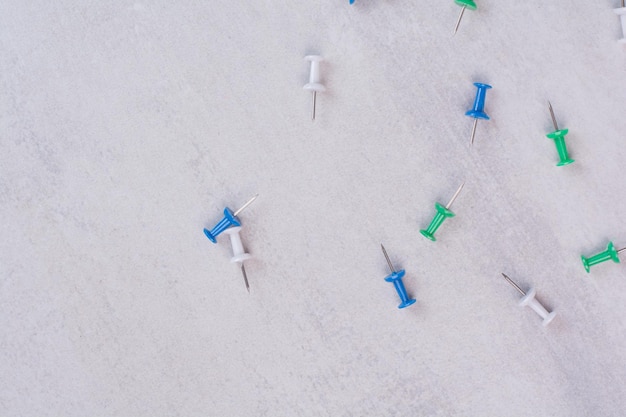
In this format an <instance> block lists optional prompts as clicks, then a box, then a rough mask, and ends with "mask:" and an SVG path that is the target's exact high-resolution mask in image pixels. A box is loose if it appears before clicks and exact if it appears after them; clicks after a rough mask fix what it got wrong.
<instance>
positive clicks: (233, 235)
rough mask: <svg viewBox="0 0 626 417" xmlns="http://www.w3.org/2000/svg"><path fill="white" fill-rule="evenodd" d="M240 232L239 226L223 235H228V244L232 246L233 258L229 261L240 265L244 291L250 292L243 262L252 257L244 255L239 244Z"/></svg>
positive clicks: (231, 228) (227, 230)
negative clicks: (244, 285) (244, 286)
mask: <svg viewBox="0 0 626 417" xmlns="http://www.w3.org/2000/svg"><path fill="white" fill-rule="evenodd" d="M240 231H241V227H240V226H235V227H230V228H228V229H226V230H224V233H226V234H227V235H230V243H231V245H232V246H233V257H232V258H231V259H230V261H231V262H232V263H235V262H236V263H238V264H240V265H241V273H242V274H243V280H244V282H245V283H246V289H247V290H248V292H250V285H249V284H248V275H247V274H246V268H245V267H244V266H243V262H244V261H247V260H248V259H250V258H252V255H250V254H249V253H246V252H245V250H244V249H243V243H241V236H239V232H240Z"/></svg>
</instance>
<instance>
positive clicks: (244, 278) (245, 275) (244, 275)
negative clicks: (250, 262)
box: [241, 262, 250, 294]
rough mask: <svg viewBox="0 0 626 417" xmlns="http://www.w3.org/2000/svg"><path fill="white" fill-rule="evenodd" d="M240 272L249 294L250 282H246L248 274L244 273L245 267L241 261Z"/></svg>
mask: <svg viewBox="0 0 626 417" xmlns="http://www.w3.org/2000/svg"><path fill="white" fill-rule="evenodd" d="M241 273H242V274H243V280H244V282H245V283H246V290H248V294H250V284H248V274H246V268H245V267H244V266H243V262H242V263H241Z"/></svg>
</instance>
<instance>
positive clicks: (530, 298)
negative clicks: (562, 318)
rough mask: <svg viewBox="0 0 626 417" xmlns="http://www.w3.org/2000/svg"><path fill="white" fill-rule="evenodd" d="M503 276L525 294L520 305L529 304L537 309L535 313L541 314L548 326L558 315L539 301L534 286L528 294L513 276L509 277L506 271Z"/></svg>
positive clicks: (544, 323) (545, 324)
mask: <svg viewBox="0 0 626 417" xmlns="http://www.w3.org/2000/svg"><path fill="white" fill-rule="evenodd" d="M502 276H503V277H504V278H505V279H506V280H507V281H508V282H509V284H511V285H512V286H513V287H515V289H516V290H517V291H519V293H520V294H522V295H523V297H522V299H521V300H520V301H519V305H520V306H522V307H523V306H528V307H530V308H532V309H533V310H535V313H537V314H539V316H541V318H542V319H543V323H542V324H543V325H544V326H547V325H548V324H550V322H551V321H552V320H553V319H554V317H556V312H554V311H553V312H551V313H549V312H548V310H546V308H545V307H544V306H542V305H541V304H540V303H539V301H537V299H536V298H535V294H536V293H537V292H536V291H535V289H534V288H531V289H530V290H529V291H528V294H527V293H525V292H524V291H523V290H522V289H521V288H520V287H519V286H518V285H517V284H516V283H515V282H513V280H512V279H511V278H509V277H508V276H507V275H506V274H505V273H502Z"/></svg>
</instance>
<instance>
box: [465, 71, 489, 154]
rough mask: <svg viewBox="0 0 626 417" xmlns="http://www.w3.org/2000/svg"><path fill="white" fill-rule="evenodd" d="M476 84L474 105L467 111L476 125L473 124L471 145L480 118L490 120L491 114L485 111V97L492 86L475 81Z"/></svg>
mask: <svg viewBox="0 0 626 417" xmlns="http://www.w3.org/2000/svg"><path fill="white" fill-rule="evenodd" d="M474 85H475V86H476V88H477V90H476V98H474V105H473V106H472V109H471V110H468V111H467V112H465V115H466V116H469V117H473V118H474V126H472V137H471V138H470V145H471V144H473V143H474V135H476V125H477V124H478V119H483V120H489V116H488V115H487V113H485V97H486V96H487V90H489V89H490V88H492V87H491V86H490V85H489V84H483V83H474Z"/></svg>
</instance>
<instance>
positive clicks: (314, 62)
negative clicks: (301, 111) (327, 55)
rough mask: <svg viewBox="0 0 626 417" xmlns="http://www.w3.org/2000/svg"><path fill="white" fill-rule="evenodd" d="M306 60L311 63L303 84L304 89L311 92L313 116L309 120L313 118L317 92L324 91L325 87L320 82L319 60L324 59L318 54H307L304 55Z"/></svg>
mask: <svg viewBox="0 0 626 417" xmlns="http://www.w3.org/2000/svg"><path fill="white" fill-rule="evenodd" d="M304 59H305V60H306V61H309V62H310V63H311V70H310V72H309V82H308V83H306V84H305V85H304V87H302V88H304V89H305V90H307V91H312V92H313V117H312V118H311V120H315V104H316V101H317V92H318V91H319V92H320V93H323V92H324V91H326V87H324V85H323V84H322V83H321V82H320V62H322V61H323V60H324V58H322V57H321V56H319V55H307V56H305V57H304Z"/></svg>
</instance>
